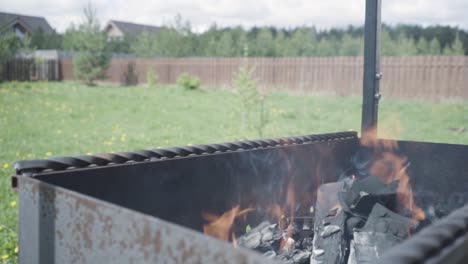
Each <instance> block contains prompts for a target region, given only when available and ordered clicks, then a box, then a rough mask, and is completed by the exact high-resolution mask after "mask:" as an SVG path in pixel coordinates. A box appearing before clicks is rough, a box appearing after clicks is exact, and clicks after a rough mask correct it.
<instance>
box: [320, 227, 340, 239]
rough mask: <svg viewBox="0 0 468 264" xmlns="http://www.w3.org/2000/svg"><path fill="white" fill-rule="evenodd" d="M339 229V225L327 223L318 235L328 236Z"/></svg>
mask: <svg viewBox="0 0 468 264" xmlns="http://www.w3.org/2000/svg"><path fill="white" fill-rule="evenodd" d="M338 231H340V227H339V226H337V225H327V226H325V227H324V228H323V231H322V233H320V236H322V237H323V238H325V237H329V236H331V235H332V234H334V233H336V232H338Z"/></svg>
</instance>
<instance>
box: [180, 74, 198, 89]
mask: <svg viewBox="0 0 468 264" xmlns="http://www.w3.org/2000/svg"><path fill="white" fill-rule="evenodd" d="M177 85H179V86H180V87H182V88H185V89H187V90H196V89H198V88H199V87H200V85H201V81H200V78H198V77H196V76H191V75H189V74H188V73H182V74H181V75H180V76H179V78H177Z"/></svg>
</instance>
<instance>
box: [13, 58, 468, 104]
mask: <svg viewBox="0 0 468 264" xmlns="http://www.w3.org/2000/svg"><path fill="white" fill-rule="evenodd" d="M381 62H382V72H383V79H382V81H381V92H382V94H383V95H384V96H385V97H390V98H391V97H393V98H408V99H412V98H422V99H430V100H439V99H449V98H462V99H465V100H468V57H466V56H465V57H463V56H419V57H383V58H382V60H381ZM242 65H249V66H255V78H257V79H258V81H259V84H260V85H261V87H262V88H264V89H268V90H285V91H292V92H304V93H327V94H335V95H340V96H347V95H361V93H362V76H363V69H362V68H363V59H362V57H323V58H317V57H310V58H248V59H245V58H178V59H168V58H164V59H113V60H112V62H111V65H110V67H109V69H108V70H107V76H108V80H107V81H109V82H112V83H118V84H137V83H145V82H146V76H147V72H148V71H154V72H155V73H156V74H157V76H158V82H159V83H160V84H174V83H175V82H176V80H177V78H178V76H180V74H182V73H184V72H186V73H190V74H192V75H196V76H198V77H199V78H200V79H201V81H202V85H203V86H204V87H207V88H212V89H223V88H227V89H229V88H230V87H231V85H232V79H233V75H234V73H235V72H237V71H238V69H239V67H241V66H242ZM59 66H60V67H59V68H60V70H59V71H58V70H57V71H56V72H59V73H60V74H58V73H57V74H56V75H54V77H56V76H59V78H60V79H61V80H73V79H74V77H73V63H72V60H71V59H62V60H61V61H60V65H59ZM11 71H13V72H14V71H15V70H11ZM20 72H21V71H20ZM48 72H49V73H50V72H51V71H48ZM52 79H53V78H52Z"/></svg>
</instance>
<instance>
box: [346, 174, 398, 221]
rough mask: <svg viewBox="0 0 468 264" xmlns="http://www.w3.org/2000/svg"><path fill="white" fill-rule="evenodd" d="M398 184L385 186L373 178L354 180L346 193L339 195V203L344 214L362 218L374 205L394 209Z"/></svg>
mask: <svg viewBox="0 0 468 264" xmlns="http://www.w3.org/2000/svg"><path fill="white" fill-rule="evenodd" d="M398 183H399V182H398V181H394V182H392V183H390V184H385V183H383V182H382V181H381V180H380V179H379V178H378V177H374V176H369V177H366V178H364V179H360V180H355V181H354V183H353V184H352V186H351V188H350V189H349V190H348V191H345V192H341V193H340V194H339V196H340V202H341V204H342V206H343V209H344V210H345V211H346V212H348V213H350V214H352V215H356V216H360V217H364V218H366V217H367V216H368V215H369V214H370V212H371V210H372V207H373V206H374V205H375V204H376V203H380V204H382V205H384V206H386V207H388V208H390V209H395V206H396V196H397V188H398Z"/></svg>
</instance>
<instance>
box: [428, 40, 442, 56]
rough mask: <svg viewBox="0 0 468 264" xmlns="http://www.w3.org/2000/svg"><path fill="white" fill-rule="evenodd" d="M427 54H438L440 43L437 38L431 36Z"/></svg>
mask: <svg viewBox="0 0 468 264" xmlns="http://www.w3.org/2000/svg"><path fill="white" fill-rule="evenodd" d="M429 54H430V55H439V54H440V43H439V40H437V38H433V39H432V40H431V41H430V42H429Z"/></svg>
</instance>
